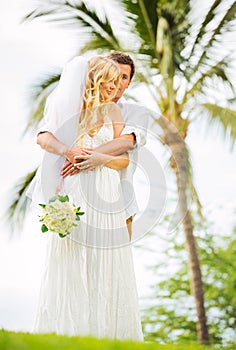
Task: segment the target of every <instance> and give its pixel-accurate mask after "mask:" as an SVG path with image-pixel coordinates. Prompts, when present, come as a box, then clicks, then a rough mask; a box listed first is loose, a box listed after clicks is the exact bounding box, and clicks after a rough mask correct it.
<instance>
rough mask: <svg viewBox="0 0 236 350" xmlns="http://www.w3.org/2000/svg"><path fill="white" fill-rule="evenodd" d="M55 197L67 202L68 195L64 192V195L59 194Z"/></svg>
mask: <svg viewBox="0 0 236 350" xmlns="http://www.w3.org/2000/svg"><path fill="white" fill-rule="evenodd" d="M57 199H58V200H59V201H60V202H62V203H63V202H69V196H68V195H67V194H66V195H65V196H61V195H58V196H57Z"/></svg>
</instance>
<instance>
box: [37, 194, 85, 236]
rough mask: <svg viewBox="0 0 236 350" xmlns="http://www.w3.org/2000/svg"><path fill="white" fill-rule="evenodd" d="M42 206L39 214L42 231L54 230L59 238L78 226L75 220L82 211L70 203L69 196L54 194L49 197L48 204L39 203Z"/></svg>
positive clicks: (77, 219)
mask: <svg viewBox="0 0 236 350" xmlns="http://www.w3.org/2000/svg"><path fill="white" fill-rule="evenodd" d="M39 205H40V206H41V207H42V208H43V214H42V215H41V216H40V220H39V221H40V222H42V227H41V231H42V232H47V231H51V232H56V233H58V234H59V236H60V237H61V238H63V237H65V236H67V235H69V234H70V233H71V231H72V230H73V229H74V227H76V226H78V225H77V223H76V222H77V221H79V220H80V216H81V215H84V212H81V211H80V207H78V208H77V207H76V206H75V205H74V204H72V203H71V201H70V199H69V196H68V195H65V196H62V195H56V196H54V197H52V198H50V199H49V202H48V204H39Z"/></svg>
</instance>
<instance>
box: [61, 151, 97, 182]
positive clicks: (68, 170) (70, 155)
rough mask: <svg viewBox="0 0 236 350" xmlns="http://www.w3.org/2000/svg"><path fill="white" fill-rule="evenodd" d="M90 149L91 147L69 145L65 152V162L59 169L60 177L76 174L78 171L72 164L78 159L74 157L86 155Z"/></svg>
mask: <svg viewBox="0 0 236 350" xmlns="http://www.w3.org/2000/svg"><path fill="white" fill-rule="evenodd" d="M91 150H92V148H79V147H70V148H69V149H68V151H67V152H66V159H67V161H66V164H65V165H64V166H63V168H62V170H61V175H62V177H66V176H68V175H75V174H77V173H78V172H79V169H77V168H76V167H75V166H74V165H75V162H78V159H76V157H79V156H84V155H87V154H88V153H87V152H90V151H91Z"/></svg>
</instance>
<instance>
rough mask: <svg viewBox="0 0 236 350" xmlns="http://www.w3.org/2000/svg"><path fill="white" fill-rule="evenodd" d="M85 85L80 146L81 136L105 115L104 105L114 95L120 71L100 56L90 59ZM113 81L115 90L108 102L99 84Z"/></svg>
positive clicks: (118, 82) (116, 65)
mask: <svg viewBox="0 0 236 350" xmlns="http://www.w3.org/2000/svg"><path fill="white" fill-rule="evenodd" d="M88 65H89V67H88V74H87V83H86V89H85V93H84V101H83V108H82V112H81V116H80V124H79V130H78V131H79V135H78V138H77V142H76V143H77V145H78V143H79V144H80V145H82V140H81V138H82V137H83V134H84V133H86V132H89V131H90V130H91V129H93V128H94V127H95V126H96V123H97V121H98V120H97V116H98V115H99V117H100V119H103V118H104V116H105V114H106V105H107V104H108V102H110V101H111V100H112V99H113V98H114V97H115V95H116V92H117V90H118V88H119V84H120V80H121V71H120V67H119V66H118V64H117V63H115V62H114V61H112V60H111V59H109V58H106V57H102V56H95V57H92V58H91V59H90V60H89V61H88ZM110 81H114V85H115V87H116V88H115V89H114V91H113V92H112V94H111V95H110V96H109V100H108V99H106V98H105V96H104V95H103V93H102V89H101V84H103V83H109V82H110Z"/></svg>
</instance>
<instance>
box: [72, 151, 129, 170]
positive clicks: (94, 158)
mask: <svg viewBox="0 0 236 350" xmlns="http://www.w3.org/2000/svg"><path fill="white" fill-rule="evenodd" d="M77 158H78V159H79V160H80V163H78V165H76V167H77V168H78V169H79V170H93V169H95V168H96V167H97V166H101V165H103V166H106V167H108V168H111V169H114V170H120V169H122V168H126V167H127V166H128V165H129V156H128V154H127V153H124V154H122V155H120V156H115V157H114V156H111V155H108V154H103V153H98V152H94V151H91V152H88V154H87V155H81V156H79V157H77Z"/></svg>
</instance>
